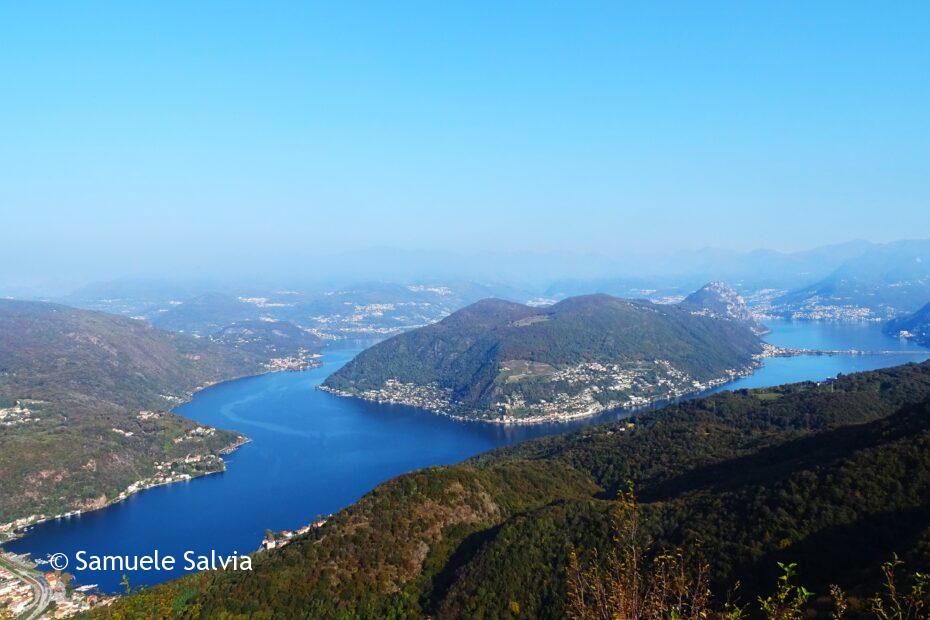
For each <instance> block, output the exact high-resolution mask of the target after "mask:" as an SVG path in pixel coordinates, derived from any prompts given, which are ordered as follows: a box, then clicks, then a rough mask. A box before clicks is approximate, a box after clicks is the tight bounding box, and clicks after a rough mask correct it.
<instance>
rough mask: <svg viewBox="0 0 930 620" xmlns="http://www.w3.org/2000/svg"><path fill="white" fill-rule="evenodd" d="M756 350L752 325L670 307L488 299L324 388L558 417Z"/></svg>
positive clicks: (653, 393)
mask: <svg viewBox="0 0 930 620" xmlns="http://www.w3.org/2000/svg"><path fill="white" fill-rule="evenodd" d="M760 351H761V343H760V341H759V340H758V338H757V337H756V336H755V335H754V334H753V333H752V331H751V330H750V329H748V328H747V327H745V326H743V325H741V324H739V323H737V322H735V321H729V320H720V319H716V318H713V317H709V316H699V315H697V314H695V313H692V312H690V311H689V310H687V309H683V308H679V307H675V306H661V305H656V304H652V303H649V302H645V301H631V300H626V299H619V298H616V297H610V296H608V295H589V296H582V297H572V298H569V299H566V300H564V301H562V302H559V303H557V304H555V305H553V306H549V307H544V308H533V307H529V306H524V305H520V304H515V303H510V302H506V301H501V300H496V299H488V300H485V301H481V302H478V303H475V304H472V305H471V306H468V307H466V308H464V309H462V310H459V311H458V312H455V313H453V314H452V315H450V316H449V317H447V318H446V319H444V320H442V321H439V322H438V323H435V324H433V325H429V326H427V327H423V328H420V329H417V330H414V331H411V332H407V333H404V334H401V335H398V336H395V337H394V338H391V339H389V340H386V341H384V342H381V343H379V344H377V345H375V346H373V347H371V348H370V349H368V350H366V351H364V352H362V353H361V354H360V355H358V356H357V357H356V358H355V359H354V360H352V361H351V362H349V363H348V364H346V365H345V366H344V367H343V368H341V369H340V370H338V371H337V372H336V373H334V374H333V375H332V376H330V377H329V378H328V379H327V380H326V382H325V383H324V388H325V389H330V390H332V391H335V392H337V393H340V394H343V395H352V396H360V397H362V398H368V399H372V400H394V401H396V402H403V403H406V404H410V405H414V406H420V407H423V408H427V409H433V410H436V411H440V412H443V413H451V414H454V415H460V416H464V417H470V418H480V419H491V420H498V421H500V420H510V421H513V420H516V421H519V420H527V419H530V420H532V419H536V420H543V419H558V418H560V417H579V416H583V415H591V414H593V413H596V412H598V411H602V410H604V409H608V408H613V407H619V406H636V405H643V404H647V403H648V402H652V401H654V400H658V399H661V398H668V397H673V396H679V395H681V394H684V393H690V392H695V391H700V390H702V389H706V388H707V387H709V386H710V385H713V384H715V383H718V382H721V381H723V380H725V379H727V378H732V376H733V374H734V373H736V372H739V371H743V370H745V369H747V368H748V367H750V366H751V365H752V363H753V356H754V355H755V354H757V353H759V352H760Z"/></svg>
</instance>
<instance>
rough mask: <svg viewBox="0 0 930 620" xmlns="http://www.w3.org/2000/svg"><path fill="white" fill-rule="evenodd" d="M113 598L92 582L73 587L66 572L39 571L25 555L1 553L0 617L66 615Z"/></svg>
mask: <svg viewBox="0 0 930 620" xmlns="http://www.w3.org/2000/svg"><path fill="white" fill-rule="evenodd" d="M114 600H116V597H115V596H113V595H104V594H100V593H99V592H98V591H97V586H95V585H92V584H91V585H87V586H77V587H74V586H73V584H72V576H71V575H70V574H69V573H65V572H62V571H58V570H50V571H42V570H40V569H39V567H38V566H37V565H36V564H35V563H34V562H32V561H31V560H30V559H29V558H28V556H25V555H17V554H13V553H8V552H0V618H4V619H6V618H11V619H12V618H20V617H29V618H41V619H47V618H68V617H70V616H73V615H75V614H78V613H81V612H84V611H88V610H89V609H91V608H93V607H99V606H103V605H109V604H110V603H112V602H113V601H114Z"/></svg>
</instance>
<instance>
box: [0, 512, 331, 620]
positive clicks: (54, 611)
mask: <svg viewBox="0 0 930 620" xmlns="http://www.w3.org/2000/svg"><path fill="white" fill-rule="evenodd" d="M331 516H332V515H327V516H325V517H318V518H317V519H316V520H314V521H313V522H312V523H308V524H307V525H304V526H302V527H300V528H298V529H296V530H282V531H280V532H272V531H271V530H268V531H267V532H266V533H265V537H264V539H262V541H261V544H260V545H259V548H258V549H257V550H256V553H264V552H267V551H270V550H273V549H281V548H282V547H285V546H287V545H288V544H290V543H291V542H293V541H294V540H296V539H297V538H299V537H300V536H303V535H305V534H308V533H310V532H311V531H312V530H315V529H319V528H321V527H323V526H324V525H325V524H326V522H327V521H328V520H329V519H330V517H331ZM72 580H73V576H72V575H71V574H70V573H67V572H62V571H59V570H50V571H44V570H42V569H41V568H40V566H39V565H38V564H37V563H36V562H33V561H32V560H30V559H29V557H28V556H27V555H17V554H14V553H9V552H0V619H4V620H5V619H7V618H10V619H13V618H19V617H25V616H27V615H28V616H29V617H35V618H43V619H44V618H68V617H70V616H73V615H75V614H78V613H81V612H85V611H88V610H89V609H92V608H94V607H100V606H104V605H109V604H111V603H112V602H113V601H114V600H116V599H117V598H118V595H107V594H101V593H100V592H99V591H98V590H97V586H96V585H95V584H88V585H82V586H76V587H75V586H73V584H72Z"/></svg>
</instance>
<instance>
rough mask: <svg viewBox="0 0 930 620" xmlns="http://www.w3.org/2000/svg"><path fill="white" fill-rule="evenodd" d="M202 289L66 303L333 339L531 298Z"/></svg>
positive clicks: (208, 326)
mask: <svg viewBox="0 0 930 620" xmlns="http://www.w3.org/2000/svg"><path fill="white" fill-rule="evenodd" d="M197 288H198V285H194V284H191V285H186V286H172V285H170V284H166V283H161V284H156V285H154V286H153V287H152V289H151V290H149V289H147V288H146V285H145V284H143V283H139V284H132V283H130V282H126V281H117V282H114V283H112V287H109V286H107V285H106V284H99V285H94V286H92V287H85V288H84V289H82V290H81V291H78V292H76V293H75V294H74V295H71V296H69V297H67V298H65V300H64V301H65V302H66V303H69V304H74V305H77V306H80V307H82V308H87V309H93V310H103V311H105V312H114V313H119V314H125V315H127V316H133V317H135V318H140V319H144V320H146V321H148V322H150V323H151V324H152V325H155V326H156V327H160V328H162V329H168V330H172V331H178V332H183V333H187V334H192V335H195V336H203V337H207V336H211V335H214V334H216V333H217V332H219V331H220V330H223V329H225V328H226V327H227V326H229V325H231V324H233V323H238V322H241V321H258V320H277V321H288V322H290V323H293V324H295V325H297V326H299V327H300V328H304V329H308V330H312V332H313V333H316V334H318V335H323V336H325V337H328V338H380V337H384V336H386V335H391V334H395V333H398V332H400V331H403V330H405V329H411V328H414V327H420V326H423V325H427V324H429V323H432V322H434V321H437V320H439V319H441V318H442V317H444V316H446V315H448V314H449V313H450V312H453V311H454V310H457V309H459V308H461V307H462V306H465V305H467V304H469V303H472V302H474V301H477V300H479V299H482V298H485V297H488V296H500V295H503V296H505V297H509V298H514V299H527V298H529V295H528V294H527V293H525V292H520V291H518V290H517V289H514V288H511V287H508V286H504V285H493V286H491V285H482V284H475V283H472V282H465V281H453V282H443V283H431V282H428V281H427V282H414V283H406V284H404V283H388V282H361V283H356V284H352V285H349V286H344V287H335V288H322V289H319V288H312V289H309V290H304V289H299V290H291V289H286V288H281V287H277V288H275V287H247V286H243V287H240V288H239V289H236V288H235V287H224V288H223V290H209V289H208V290H206V291H202V292H197V293H194V294H191V291H192V290H194V291H196V290H197ZM146 291H147V292H146ZM233 291H235V292H233ZM172 292H174V293H178V294H177V295H175V296H172V295H171V293H172Z"/></svg>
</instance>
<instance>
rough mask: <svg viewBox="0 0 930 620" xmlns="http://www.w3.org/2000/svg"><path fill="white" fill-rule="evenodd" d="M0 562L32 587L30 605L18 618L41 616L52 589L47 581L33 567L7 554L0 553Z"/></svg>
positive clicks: (28, 618) (50, 597)
mask: <svg viewBox="0 0 930 620" xmlns="http://www.w3.org/2000/svg"><path fill="white" fill-rule="evenodd" d="M0 564H2V565H3V567H4V568H7V569H9V570H10V571H11V572H13V573H15V574H16V576H17V577H19V578H20V579H22V580H23V581H25V582H26V583H28V584H29V585H30V586H31V587H32V601H33V602H32V605H31V606H29V607H27V608H26V611H24V612H23V613H22V614H21V615H20V618H23V619H24V620H35V619H36V618H38V617H39V616H41V615H42V612H43V611H45V608H46V607H48V604H49V603H50V602H51V600H52V589H51V588H50V587H49V585H48V582H47V581H45V579H44V578H42V577H41V576H40V575H37V574H36V572H35V570H34V569H33V568H31V567H29V566H27V565H25V564H23V563H21V562H19V561H17V560H14V559H13V558H12V557H10V556H9V555H7V554H0Z"/></svg>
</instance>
